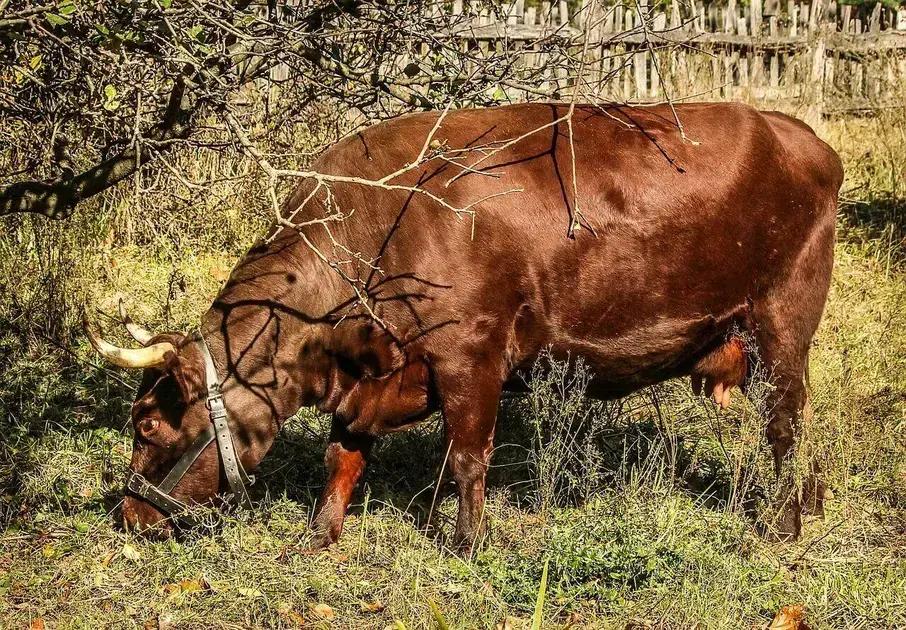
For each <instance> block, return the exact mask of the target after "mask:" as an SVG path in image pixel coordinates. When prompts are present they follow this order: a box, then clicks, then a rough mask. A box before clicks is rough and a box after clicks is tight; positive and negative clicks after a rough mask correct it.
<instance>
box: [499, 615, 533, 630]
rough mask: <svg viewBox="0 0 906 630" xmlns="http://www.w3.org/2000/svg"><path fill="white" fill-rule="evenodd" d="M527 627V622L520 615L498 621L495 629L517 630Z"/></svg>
mask: <svg viewBox="0 0 906 630" xmlns="http://www.w3.org/2000/svg"><path fill="white" fill-rule="evenodd" d="M524 627H526V624H525V622H524V621H523V620H522V619H520V618H519V617H510V616H508V617H506V618H505V619H504V620H503V621H498V622H497V625H496V626H494V630H517V629H518V628H524Z"/></svg>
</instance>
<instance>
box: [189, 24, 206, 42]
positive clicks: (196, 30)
mask: <svg viewBox="0 0 906 630" xmlns="http://www.w3.org/2000/svg"><path fill="white" fill-rule="evenodd" d="M202 31H204V28H202V26H201V25H200V24H196V25H195V26H192V27H189V28H187V29H186V33H187V34H188V36H189V37H191V38H192V39H198V36H199V35H201V33H202Z"/></svg>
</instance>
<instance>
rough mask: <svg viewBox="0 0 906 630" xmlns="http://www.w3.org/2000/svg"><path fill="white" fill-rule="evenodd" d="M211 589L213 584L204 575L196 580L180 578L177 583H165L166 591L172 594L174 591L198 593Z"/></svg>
mask: <svg viewBox="0 0 906 630" xmlns="http://www.w3.org/2000/svg"><path fill="white" fill-rule="evenodd" d="M207 590H211V585H210V584H208V581H207V580H206V579H205V578H204V576H202V577H200V578H197V579H194V580H189V579H187V580H180V581H179V582H177V583H175V584H165V585H164V593H167V594H168V595H172V594H174V593H197V592H199V591H207Z"/></svg>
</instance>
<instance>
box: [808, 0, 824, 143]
mask: <svg viewBox="0 0 906 630" xmlns="http://www.w3.org/2000/svg"><path fill="white" fill-rule="evenodd" d="M824 2H825V0H815V2H814V4H813V5H812V11H811V16H810V17H809V27H811V28H810V31H811V32H810V33H809V41H810V44H811V62H812V67H811V77H810V78H811V80H810V81H809V87H810V89H809V90H807V92H806V98H807V99H808V107H807V108H806V113H805V121H806V122H807V123H809V124H810V125H812V126H813V127H814V126H816V124H818V123H819V122H821V118H822V116H823V115H824V92H825V90H824V64H825V61H826V57H827V23H826V22H825V21H824V15H823V14H824Z"/></svg>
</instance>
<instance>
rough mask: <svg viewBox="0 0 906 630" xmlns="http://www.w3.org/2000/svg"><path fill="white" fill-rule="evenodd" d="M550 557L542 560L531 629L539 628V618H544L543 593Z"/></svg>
mask: <svg viewBox="0 0 906 630" xmlns="http://www.w3.org/2000/svg"><path fill="white" fill-rule="evenodd" d="M548 564H550V558H548V559H547V560H545V561H544V569H542V570H541V584H540V585H539V586H538V599H537V601H536V602H535V614H534V615H532V630H541V620H542V619H544V594H545V593H546V592H547V565H548Z"/></svg>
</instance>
